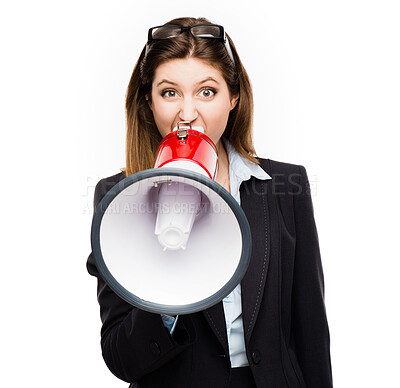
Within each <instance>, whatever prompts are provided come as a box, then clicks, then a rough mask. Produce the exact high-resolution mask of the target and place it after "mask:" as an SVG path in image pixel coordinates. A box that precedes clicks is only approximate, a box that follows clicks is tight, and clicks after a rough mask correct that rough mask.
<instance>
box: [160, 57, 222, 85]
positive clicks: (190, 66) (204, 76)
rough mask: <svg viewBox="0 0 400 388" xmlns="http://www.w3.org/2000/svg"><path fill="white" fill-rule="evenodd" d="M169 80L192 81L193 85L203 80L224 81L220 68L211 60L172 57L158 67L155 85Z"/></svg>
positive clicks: (173, 82)
mask: <svg viewBox="0 0 400 388" xmlns="http://www.w3.org/2000/svg"><path fill="white" fill-rule="evenodd" d="M166 81H168V82H169V83H172V84H181V83H191V84H193V85H195V84H199V83H202V82H215V83H221V82H224V78H223V76H222V73H221V72H220V70H218V69H217V68H216V67H215V66H212V65H211V64H210V63H209V62H207V61H204V60H201V59H198V58H192V57H189V58H183V59H172V60H169V61H167V62H164V63H162V64H161V65H160V66H158V67H157V69H156V71H155V74H154V79H153V86H159V85H161V84H162V83H166Z"/></svg>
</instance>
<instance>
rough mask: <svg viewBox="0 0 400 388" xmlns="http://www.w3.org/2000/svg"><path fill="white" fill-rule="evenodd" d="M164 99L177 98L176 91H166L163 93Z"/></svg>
mask: <svg viewBox="0 0 400 388" xmlns="http://www.w3.org/2000/svg"><path fill="white" fill-rule="evenodd" d="M161 96H162V97H176V92H175V91H174V90H164V91H163V92H162V93H161Z"/></svg>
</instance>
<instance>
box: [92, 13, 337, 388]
mask: <svg viewBox="0 0 400 388" xmlns="http://www.w3.org/2000/svg"><path fill="white" fill-rule="evenodd" d="M202 24H206V26H204V25H203V26H202ZM199 25H200V26H199ZM172 26H180V27H172ZM181 27H185V28H181ZM126 111H127V126H128V130H127V143H126V170H125V171H124V173H120V174H117V175H115V176H112V177H109V178H106V179H103V180H101V181H100V182H99V183H98V185H97V186H96V191H95V198H94V205H95V206H97V204H98V203H99V202H100V200H101V198H102V197H103V196H104V195H105V193H106V192H107V191H108V190H109V189H110V188H111V187H112V186H114V185H115V184H116V183H117V182H119V181H120V180H122V179H123V178H125V177H126V176H128V175H130V174H133V173H136V172H138V171H141V170H144V169H148V168H152V167H153V164H154V157H155V152H156V149H157V147H158V144H159V143H160V141H161V139H162V138H163V136H165V135H166V134H168V133H170V132H171V131H172V130H173V129H174V127H175V126H176V124H177V122H179V121H190V122H191V123H192V125H193V126H201V127H203V129H204V132H205V133H206V134H207V135H208V136H209V137H210V138H211V139H212V140H213V141H214V142H215V144H216V146H217V149H218V154H219V167H218V172H217V176H216V181H217V182H218V183H219V184H220V185H222V186H223V187H224V188H225V189H226V190H228V191H229V192H231V194H232V195H233V197H234V198H235V199H236V200H237V201H238V202H239V203H240V205H241V206H242V208H243V210H244V212H245V214H246V216H247V218H248V221H249V224H250V228H251V233H252V246H253V252H252V256H251V261H250V265H249V268H248V270H247V272H246V275H245V277H244V278H243V280H242V282H241V284H239V285H238V287H236V289H235V290H234V291H233V292H232V293H231V294H230V295H229V296H228V297H227V298H225V299H224V300H223V301H222V302H220V303H218V304H217V305H215V306H214V307H212V308H210V309H207V310H205V311H202V312H199V313H195V314H189V315H181V316H179V317H169V316H165V315H162V316H161V315H158V314H152V313H148V312H145V311H142V310H139V309H137V308H135V307H132V306H131V305H129V304H128V303H126V302H124V301H123V300H122V299H120V298H119V297H118V296H117V295H116V294H115V293H114V292H113V291H112V290H111V289H110V288H109V287H108V286H107V285H106V284H105V282H104V281H103V280H102V278H101V276H100V275H99V272H98V270H97V268H96V266H95V263H94V259H93V257H92V255H90V256H89V259H88V271H89V273H90V274H92V275H94V276H96V277H97V278H98V300H99V303H100V308H101V319H102V322H103V326H102V330H101V346H102V351H103V357H104V360H105V362H106V364H107V366H108V367H109V369H110V370H111V371H112V372H113V373H114V374H115V375H116V376H117V377H119V378H120V379H122V380H125V381H127V382H130V383H132V384H131V387H157V388H159V387H170V388H172V387H174V388H176V387H193V388H195V387H202V388H203V387H207V386H208V387H212V388H218V387H240V388H246V387H266V388H269V387H270V388H283V387H289V388H295V387H296V388H297V387H302V388H306V387H307V388H328V387H331V386H332V375H331V363H330V351H329V329H328V324H327V318H326V313H325V305H324V283H323V272H322V265H321V258H320V253H319V244H318V236H317V230H316V227H315V221H314V216H313V206H312V201H311V196H310V192H309V183H308V178H307V173H306V170H305V168H304V167H303V166H299V165H293V164H288V163H282V162H277V161H273V160H270V159H260V158H256V157H255V151H254V147H253V142H252V133H251V131H252V114H253V101H252V91H251V86H250V82H249V78H248V76H247V73H246V71H245V69H244V67H243V65H242V63H241V61H240V58H239V56H238V54H237V52H236V50H235V47H234V45H233V43H232V41H231V40H230V38H229V37H228V36H226V38H225V34H224V31H223V28H222V27H221V26H217V25H212V24H211V23H210V22H209V21H208V20H206V19H203V18H200V19H194V18H180V19H175V20H172V21H170V22H168V23H167V24H166V25H165V26H163V27H160V28H153V29H150V31H149V40H148V42H147V44H146V47H145V48H144V49H143V51H142V53H141V55H140V58H139V60H138V62H137V64H136V66H135V69H134V71H133V74H132V77H131V80H130V83H129V86H128V92H127V99H126Z"/></svg>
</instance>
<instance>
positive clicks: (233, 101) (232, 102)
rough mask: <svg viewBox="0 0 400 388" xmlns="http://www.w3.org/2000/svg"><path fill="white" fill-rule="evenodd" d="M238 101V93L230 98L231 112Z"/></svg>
mask: <svg viewBox="0 0 400 388" xmlns="http://www.w3.org/2000/svg"><path fill="white" fill-rule="evenodd" d="M238 101H239V93H238V94H235V95H234V96H232V98H231V110H232V109H234V108H235V106H236V104H237V102H238Z"/></svg>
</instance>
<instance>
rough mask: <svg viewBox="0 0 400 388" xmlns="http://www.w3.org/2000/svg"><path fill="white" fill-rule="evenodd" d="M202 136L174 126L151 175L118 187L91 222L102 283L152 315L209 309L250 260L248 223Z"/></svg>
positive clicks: (184, 124)
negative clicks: (221, 182) (222, 183)
mask: <svg viewBox="0 0 400 388" xmlns="http://www.w3.org/2000/svg"><path fill="white" fill-rule="evenodd" d="M199 129H200V128H196V129H195V128H193V127H192V126H191V123H190V122H180V123H178V125H177V128H176V130H174V131H173V132H172V133H170V134H169V135H167V136H165V137H164V139H163V140H162V141H161V143H160V145H159V147H158V150H157V154H156V160H155V164H154V168H152V169H148V170H144V171H141V172H138V173H136V174H133V175H130V176H128V177H127V178H125V179H124V180H122V181H121V182H119V183H118V184H117V185H115V186H114V187H113V188H112V189H111V190H110V191H109V192H108V193H107V194H106V195H105V196H104V197H103V199H102V201H101V202H100V204H99V205H98V206H97V209H96V211H95V214H94V217H93V222H92V232H91V240H92V250H93V255H94V258H95V261H96V265H97V267H98V269H99V271H100V273H101V275H102V277H103V279H104V280H105V281H106V283H107V284H108V285H109V286H110V287H111V288H112V289H113V291H114V292H116V293H117V294H118V295H119V296H120V297H121V298H123V299H124V300H126V301H127V302H128V303H130V304H132V305H134V306H136V307H138V308H141V309H143V310H146V311H149V312H153V313H165V314H171V315H175V314H190V313H194V312H197V311H201V310H204V309H206V308H209V307H211V306H213V305H214V304H216V303H218V302H220V301H221V300H222V299H223V298H224V297H225V296H227V295H228V294H229V293H230V292H232V290H233V289H234V288H235V287H236V286H237V285H238V284H239V282H240V281H241V279H242V278H243V276H244V274H245V272H246V269H247V267H248V264H249V261H250V254H251V235H250V227H249V224H248V222H247V219H246V216H245V215H244V213H243V211H242V209H241V207H240V206H239V204H238V203H237V202H236V200H235V199H234V198H233V197H232V196H231V195H230V194H229V193H228V192H227V191H226V190H225V189H224V188H223V187H222V186H220V185H219V184H218V183H216V182H215V181H214V178H215V175H216V170H217V166H218V154H217V148H216V146H215V144H214V143H213V142H212V140H211V139H210V138H209V137H208V136H207V135H205V134H204V133H202V131H201V130H199ZM111 209H113V210H112V211H111ZM115 209H119V210H118V211H115ZM125 209H129V211H125Z"/></svg>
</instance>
